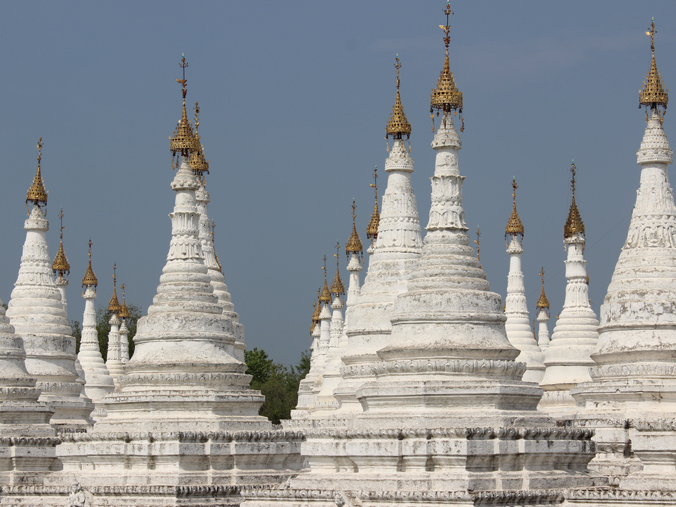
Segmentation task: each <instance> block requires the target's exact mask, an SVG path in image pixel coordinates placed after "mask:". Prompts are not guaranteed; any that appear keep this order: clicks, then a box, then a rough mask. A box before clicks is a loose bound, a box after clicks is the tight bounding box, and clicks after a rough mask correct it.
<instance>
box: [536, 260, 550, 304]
mask: <svg viewBox="0 0 676 507" xmlns="http://www.w3.org/2000/svg"><path fill="white" fill-rule="evenodd" d="M538 276H539V277H540V280H541V281H542V290H541V291H540V299H538V302H537V304H536V305H535V306H536V308H546V309H549V300H548V299H547V296H546V295H545V268H544V267H543V268H542V269H541V270H540V272H539V273H538Z"/></svg>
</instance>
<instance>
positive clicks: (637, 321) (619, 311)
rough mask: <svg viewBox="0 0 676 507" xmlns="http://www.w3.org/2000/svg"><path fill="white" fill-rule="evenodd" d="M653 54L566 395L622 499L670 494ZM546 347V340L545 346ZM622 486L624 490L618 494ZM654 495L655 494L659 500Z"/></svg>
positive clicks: (668, 288)
mask: <svg viewBox="0 0 676 507" xmlns="http://www.w3.org/2000/svg"><path fill="white" fill-rule="evenodd" d="M655 33H656V31H655V23H654V21H653V23H652V25H651V29H650V31H649V32H647V34H648V35H650V37H651V49H652V61H651V65H650V70H649V71H648V75H647V77H646V81H645V83H644V86H643V89H642V90H641V91H640V95H639V97H640V100H639V103H640V105H641V106H643V107H645V108H646V120H647V125H646V129H645V134H644V135H643V140H642V141H641V146H640V149H639V150H638V153H637V162H638V165H639V166H640V167H641V173H640V186H639V188H638V191H637V193H636V203H635V205H634V209H633V213H632V217H631V222H630V224H629V232H628V233H627V240H626V242H625V243H624V246H623V247H622V251H621V253H620V257H619V260H618V261H617V264H616V266H615V271H614V273H613V277H612V280H611V282H610V285H609V286H608V292H607V294H606V297H605V299H604V302H603V305H602V307H601V325H600V327H599V338H598V344H597V346H596V349H595V350H594V352H593V354H592V359H593V360H594V366H593V367H592V368H591V370H590V373H591V381H590V382H587V383H583V384H580V385H578V386H577V387H575V388H574V389H573V390H572V393H571V394H572V395H573V397H574V398H575V400H576V402H577V404H578V413H577V416H576V417H575V419H574V420H573V421H572V422H571V425H572V426H574V427H584V428H593V429H594V431H595V433H596V435H595V437H594V439H595V440H596V442H597V445H598V451H599V452H598V454H597V455H596V457H595V458H594V460H593V461H592V463H591V464H590V466H592V467H593V468H595V469H596V470H598V471H600V472H602V473H604V474H607V475H611V476H613V477H614V481H615V484H616V485H617V486H618V487H619V489H620V491H621V492H622V494H617V495H616V498H619V499H622V498H624V497H626V496H627V495H628V494H632V495H633V496H634V497H635V498H636V499H637V500H640V503H641V504H643V505H646V504H648V503H649V502H653V503H655V504H656V505H662V504H664V505H667V504H668V505H673V504H674V503H676V467H675V466H674V464H675V463H676V419H675V418H674V413H676V361H675V358H676V206H674V196H673V190H672V188H671V185H670V184H669V173H668V166H669V164H671V163H672V161H673V152H672V150H671V148H670V147H669V141H668V140H667V136H666V134H665V132H664V125H663V123H664V112H665V110H666V108H667V103H668V99H669V97H668V92H667V90H665V89H664V86H663V84H662V78H661V76H660V74H659V72H658V71H657V65H656V63H655V41H654V36H655ZM550 347H551V346H550ZM623 495H624V496H623ZM659 502H662V504H660V503H659Z"/></svg>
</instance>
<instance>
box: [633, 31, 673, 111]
mask: <svg viewBox="0 0 676 507" xmlns="http://www.w3.org/2000/svg"><path fill="white" fill-rule="evenodd" d="M656 33H657V30H655V18H653V19H652V23H651V24H650V30H649V31H647V32H646V35H649V36H650V50H651V52H652V60H651V62H650V70H649V71H648V74H647V75H646V78H645V81H643V89H642V90H639V105H638V107H639V108H641V106H646V110H647V109H651V110H655V111H656V112H657V114H658V115H660V119H662V118H663V116H664V113H666V109H667V103H668V102H669V90H666V91H665V89H664V87H663V85H662V75H661V74H660V73H659V72H657V64H656V63H655V34H656ZM659 107H662V108H664V112H663V113H660V111H659V109H658V108H659ZM646 114H647V111H646Z"/></svg>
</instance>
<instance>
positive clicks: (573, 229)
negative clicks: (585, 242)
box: [563, 160, 584, 239]
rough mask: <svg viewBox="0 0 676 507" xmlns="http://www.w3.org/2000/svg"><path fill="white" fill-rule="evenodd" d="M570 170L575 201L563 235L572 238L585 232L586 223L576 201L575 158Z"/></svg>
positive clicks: (571, 206) (571, 205)
mask: <svg viewBox="0 0 676 507" xmlns="http://www.w3.org/2000/svg"><path fill="white" fill-rule="evenodd" d="M570 172H571V175H572V178H571V181H570V187H571V189H572V191H573V202H572V203H571V204H570V211H569V212H568V218H567V219H566V223H565V224H564V226H563V237H564V238H565V239H569V238H572V237H573V236H574V235H575V234H584V223H583V222H582V217H581V216H580V212H579V211H578V209H577V204H576V203H575V174H576V172H577V167H576V166H575V161H574V160H573V162H572V163H571V165H570Z"/></svg>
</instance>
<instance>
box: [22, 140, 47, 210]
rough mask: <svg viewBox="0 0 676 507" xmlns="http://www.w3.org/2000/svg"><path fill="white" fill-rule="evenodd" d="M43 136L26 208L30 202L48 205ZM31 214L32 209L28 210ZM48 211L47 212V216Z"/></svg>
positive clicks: (39, 145)
mask: <svg viewBox="0 0 676 507" xmlns="http://www.w3.org/2000/svg"><path fill="white" fill-rule="evenodd" d="M41 163H42V138H40V140H39V141H38V169H37V172H36V173H35V177H34V178H33V183H32V184H31V186H30V188H29V189H28V192H27V193H26V208H28V203H29V202H31V203H33V206H39V207H45V206H47V194H48V192H47V190H45V183H44V181H42V169H41V167H40V166H41ZM28 213H29V214H30V210H28ZM46 215H47V213H46V212H45V216H46Z"/></svg>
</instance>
